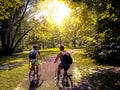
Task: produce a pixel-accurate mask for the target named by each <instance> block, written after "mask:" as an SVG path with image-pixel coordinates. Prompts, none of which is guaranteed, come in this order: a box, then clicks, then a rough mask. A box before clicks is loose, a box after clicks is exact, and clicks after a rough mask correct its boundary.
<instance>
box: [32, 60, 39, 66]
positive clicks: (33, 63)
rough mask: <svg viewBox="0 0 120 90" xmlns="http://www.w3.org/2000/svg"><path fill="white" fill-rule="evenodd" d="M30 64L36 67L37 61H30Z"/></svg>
mask: <svg viewBox="0 0 120 90" xmlns="http://www.w3.org/2000/svg"><path fill="white" fill-rule="evenodd" d="M30 63H31V64H32V65H34V66H37V65H38V64H39V62H38V60H37V61H32V60H30Z"/></svg>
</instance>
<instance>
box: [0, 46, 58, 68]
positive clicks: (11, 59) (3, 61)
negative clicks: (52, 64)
mask: <svg viewBox="0 0 120 90" xmlns="http://www.w3.org/2000/svg"><path fill="white" fill-rule="evenodd" d="M39 51H40V54H41V57H42V58H44V57H48V56H51V55H54V54H56V53H57V52H58V51H59V49H58V48H50V49H44V50H39ZM28 53H29V51H24V52H20V53H15V54H13V56H6V57H2V58H0V66H2V65H7V64H11V63H17V62H24V61H28Z"/></svg>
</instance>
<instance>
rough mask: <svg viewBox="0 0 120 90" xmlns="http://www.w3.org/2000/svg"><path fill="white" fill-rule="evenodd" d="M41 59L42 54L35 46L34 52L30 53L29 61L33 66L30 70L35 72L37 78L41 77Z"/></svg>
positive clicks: (35, 45)
mask: <svg viewBox="0 0 120 90" xmlns="http://www.w3.org/2000/svg"><path fill="white" fill-rule="evenodd" d="M39 58H40V52H39V51H38V45H37V44H34V45H33V50H31V51H30V53H29V61H30V64H31V68H30V70H35V74H37V77H39V74H38V73H39V61H38V59H39Z"/></svg>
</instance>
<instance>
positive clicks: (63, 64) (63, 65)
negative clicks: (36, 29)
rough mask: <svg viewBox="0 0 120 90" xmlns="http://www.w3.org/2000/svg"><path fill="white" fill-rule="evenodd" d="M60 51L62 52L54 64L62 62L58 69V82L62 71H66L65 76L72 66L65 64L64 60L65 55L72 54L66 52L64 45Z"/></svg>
mask: <svg viewBox="0 0 120 90" xmlns="http://www.w3.org/2000/svg"><path fill="white" fill-rule="evenodd" d="M59 49H60V52H59V53H58V55H57V57H56V59H55V61H54V63H56V62H57V61H58V60H60V63H59V65H58V69H57V75H58V76H57V80H58V81H59V74H60V71H61V69H64V74H67V71H68V69H69V68H70V65H71V64H65V63H64V60H63V58H62V55H64V54H68V55H70V53H69V52H67V51H65V50H64V46H63V45H61V46H60V47H59ZM59 58H60V59H59Z"/></svg>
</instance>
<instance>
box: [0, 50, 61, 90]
mask: <svg viewBox="0 0 120 90" xmlns="http://www.w3.org/2000/svg"><path fill="white" fill-rule="evenodd" d="M58 51H59V49H57V48H52V49H45V50H40V52H41V56H42V58H45V57H48V56H52V55H54V54H56V53H57V52H58ZM28 53H29V51H26V52H22V53H17V54H14V55H13V56H9V57H3V58H0V65H6V64H10V63H16V62H23V61H28ZM28 70H29V69H28V64H24V65H21V66H18V67H16V68H11V69H8V70H1V71H0V90H13V89H14V88H15V87H16V86H17V85H18V84H19V83H20V82H21V80H23V79H24V78H27V75H28Z"/></svg>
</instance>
